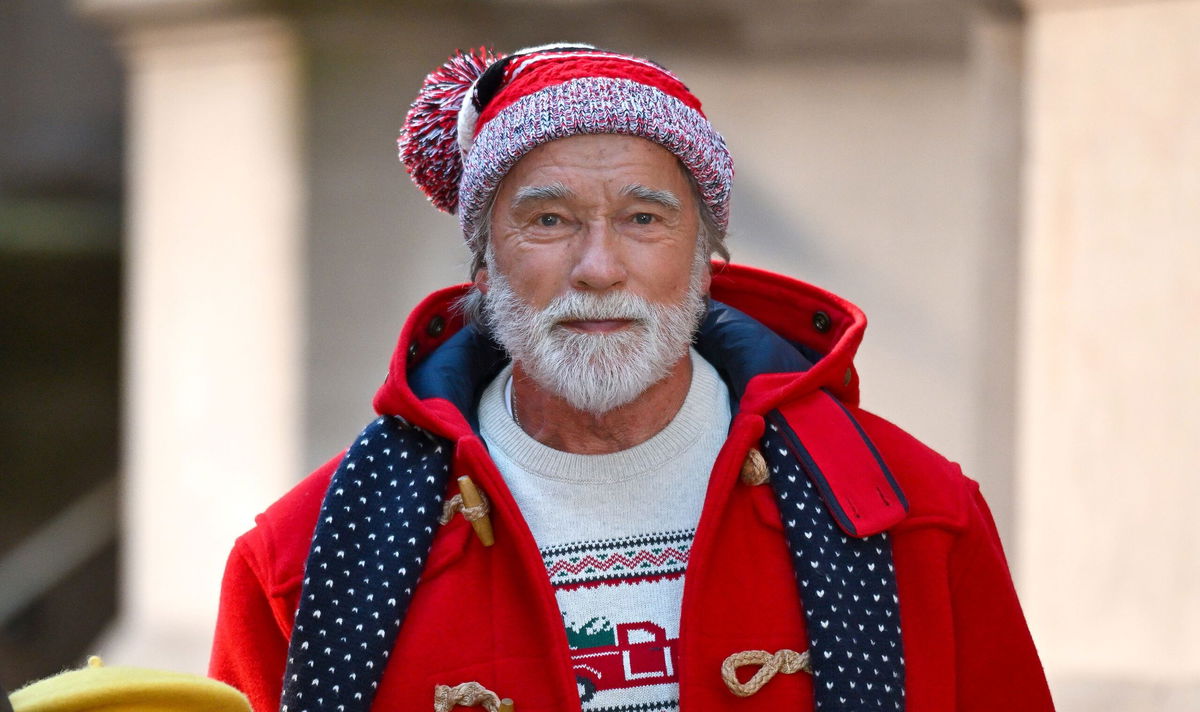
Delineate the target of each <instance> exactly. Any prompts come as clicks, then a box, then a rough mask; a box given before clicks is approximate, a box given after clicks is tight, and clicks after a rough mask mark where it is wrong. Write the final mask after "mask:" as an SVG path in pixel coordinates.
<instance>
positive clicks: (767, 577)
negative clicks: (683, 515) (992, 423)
mask: <svg viewBox="0 0 1200 712" xmlns="http://www.w3.org/2000/svg"><path fill="white" fill-rule="evenodd" d="M462 290H463V287H456V288H451V289H447V290H443V291H440V292H436V293H434V294H433V295H431V296H430V297H429V298H427V299H426V300H425V301H424V302H423V303H422V304H421V305H419V306H418V307H417V309H416V310H415V312H414V313H413V314H412V316H411V317H410V318H409V320H408V322H407V323H406V325H405V327H404V329H403V331H402V333H401V336H400V340H399V344H398V346H397V348H396V352H395V355H394V357H393V360H392V366H391V371H390V374H389V377H388V380H387V382H386V383H385V384H384V385H383V387H382V388H381V389H380V391H379V393H378V394H377V396H376V398H375V407H376V410H377V411H378V412H379V413H381V414H396V415H400V416H403V417H404V418H405V419H407V420H409V421H410V422H412V423H414V424H415V425H418V426H420V427H422V428H425V429H427V430H430V431H432V432H434V433H437V434H438V435H441V436H442V437H445V438H447V439H448V440H450V441H451V442H452V443H454V444H455V454H454V457H453V470H454V471H453V472H452V475H454V476H457V475H459V474H470V475H471V476H472V478H473V479H474V481H475V482H476V484H477V485H478V486H479V487H480V489H482V490H484V491H485V492H486V494H487V495H488V497H489V498H490V500H491V508H492V511H491V521H492V526H493V528H494V531H495V545H494V546H492V547H487V548H485V547H484V546H482V545H481V544H480V542H479V540H478V539H477V538H476V536H475V535H474V533H473V531H472V529H471V526H470V525H469V524H468V523H467V522H466V521H465V520H464V519H463V518H462V517H455V518H454V519H453V520H452V521H451V522H450V523H449V524H446V525H445V526H443V527H442V528H441V529H440V530H439V531H438V532H437V535H436V537H435V539H434V542H433V548H432V550H431V552H430V555H429V557H428V562H427V564H426V569H425V571H424V572H423V574H422V578H421V580H420V585H419V586H418V587H417V590H416V593H415V595H414V598H413V600H412V604H411V606H410V608H409V610H408V613H407V617H406V618H405V620H404V623H403V626H402V628H401V630H400V633H399V636H398V637H397V640H396V644H395V647H394V649H393V652H392V654H391V655H390V657H389V663H388V666H387V669H386V670H385V671H384V674H383V676H382V679H381V681H380V685H379V690H378V694H377V696H376V698H375V703H374V709H376V710H428V709H432V700H433V689H434V686H435V685H439V684H444V685H455V684H458V683H461V682H465V681H471V680H473V681H477V682H479V683H481V684H483V685H484V686H485V687H487V688H489V689H491V690H493V691H495V692H496V693H497V694H499V695H500V696H501V697H510V698H512V699H513V700H514V701H515V703H516V709H517V710H520V711H521V712H535V711H536V712H549V711H551V710H556V711H557V710H564V711H569V710H579V699H578V695H577V691H576V687H575V679H574V677H573V675H572V673H571V669H570V663H569V653H568V647H567V639H566V634H565V631H564V628H563V625H562V619H561V617H560V614H559V611H558V607H557V604H556V602H555V598H554V593H553V591H552V590H551V586H550V583H549V580H548V578H547V575H546V572H545V568H544V566H543V564H542V561H541V558H540V556H539V553H538V550H537V547H536V545H535V543H534V540H533V537H532V535H531V533H530V531H529V528H528V526H527V525H526V524H525V522H524V520H523V519H522V517H521V514H520V511H519V510H518V509H517V506H516V504H515V502H514V501H513V498H512V496H511V495H510V493H509V492H508V489H507V488H506V487H505V484H504V482H503V479H502V478H501V476H500V474H499V473H498V472H497V470H496V468H495V465H494V464H493V463H492V462H491V460H490V458H489V457H488V455H487V450H486V447H485V446H484V445H483V443H482V442H481V441H480V440H479V438H478V436H477V434H476V433H475V432H474V431H473V430H472V429H471V427H470V425H469V424H468V420H467V418H466V417H465V416H464V414H463V413H461V412H460V411H459V410H458V409H457V408H456V407H455V406H453V405H452V404H450V403H449V402H447V401H445V400H441V399H426V400H424V401H422V400H420V399H418V398H417V397H416V396H415V395H414V394H413V392H412V391H411V390H410V388H409V387H408V384H407V382H406V378H405V375H406V369H407V366H408V364H410V363H411V362H413V361H414V360H419V357H420V356H421V355H422V354H427V353H429V352H430V351H432V350H434V349H436V348H437V346H438V345H440V344H441V343H442V342H444V341H445V340H446V339H447V338H449V336H450V335H451V334H452V333H453V332H454V331H455V330H456V329H457V328H459V326H460V324H459V323H458V320H457V319H456V318H454V317H453V316H452V314H453V311H452V309H451V304H452V303H453V302H454V300H455V299H456V298H457V297H458V296H460V295H461V294H462ZM712 293H713V298H714V299H717V300H720V301H722V302H724V303H726V304H729V305H731V306H733V307H735V308H737V309H740V310H741V311H743V312H746V313H748V314H749V315H751V316H753V317H754V318H756V319H758V320H759V321H760V322H762V323H763V324H765V325H766V326H767V327H769V328H770V329H772V330H773V331H775V332H776V333H777V334H779V335H781V336H783V337H784V338H785V339H788V340H790V341H792V342H794V343H800V344H804V345H805V346H806V347H807V348H808V349H810V350H812V351H814V352H816V353H819V354H822V355H823V356H822V357H821V358H820V360H819V361H817V363H816V364H815V366H814V367H813V368H811V369H809V370H807V371H804V372H797V373H762V374H759V375H758V376H756V377H754V378H753V379H752V380H751V381H750V382H749V385H748V386H747V388H746V391H745V393H744V395H743V397H742V398H741V400H740V401H739V403H738V409H737V412H736V415H735V416H734V419H733V423H732V425H731V427H730V433H729V438H728V440H727V442H726V444H725V446H724V448H723V449H722V451H721V453H720V455H719V456H718V457H717V460H716V462H715V464H714V466H713V470H712V475H711V477H710V482H709V486H708V492H707V495H706V500H705V503H704V507H703V511H702V513H701V518H700V522H699V525H698V527H697V530H696V535H695V540H694V542H693V546H692V553H691V558H690V560H689V562H688V567H687V572H686V575H685V588H684V596H683V603H682V611H681V620H680V634H679V671H678V672H679V686H680V706H681V709H682V710H684V711H685V712H710V711H718V710H729V711H731V712H732V711H735V710H759V709H789V710H808V709H811V708H812V700H813V695H812V689H811V685H812V679H811V678H810V677H809V676H808V675H806V674H804V673H799V674H793V675H782V674H781V675H777V676H776V677H775V678H774V679H773V680H771V681H770V682H769V683H768V684H767V685H766V686H765V687H763V688H762V689H761V690H760V691H759V692H758V693H757V694H755V695H754V696H752V697H747V698H739V697H735V696H734V695H733V694H731V693H730V692H729V690H728V689H727V688H726V686H725V684H724V683H723V681H722V679H721V673H720V669H721V663H722V661H723V660H724V659H725V658H726V657H727V656H729V655H730V654H732V653H736V652H741V651H745V650H756V649H763V650H769V651H774V650H778V649H781V648H793V649H803V646H804V645H805V643H804V641H806V640H808V637H807V634H806V631H805V622H804V616H803V612H802V610H801V600H800V596H799V594H798V593H797V586H796V579H795V576H794V574H793V570H792V563H791V558H790V555H789V551H788V547H787V544H786V542H785V538H784V535H783V525H782V522H781V520H780V515H779V512H778V509H777V507H776V504H775V501H774V498H773V495H772V492H771V489H770V487H769V486H755V485H751V484H746V483H744V482H743V481H742V480H740V479H739V470H740V468H741V465H742V463H743V461H744V460H745V458H746V455H747V451H748V450H749V448H751V447H754V446H755V445H756V444H757V441H758V439H759V437H760V436H761V434H762V432H763V415H764V414H766V413H768V412H770V411H772V410H774V409H777V408H786V407H787V406H788V405H789V404H791V403H794V402H799V401H801V400H802V399H804V397H805V396H807V395H811V394H813V393H814V392H815V391H817V390H818V389H825V390H826V391H828V392H830V393H832V394H833V395H834V396H836V397H837V398H838V399H839V400H840V401H841V402H842V403H843V404H844V405H845V406H846V408H847V410H848V412H849V413H850V414H851V415H852V416H853V418H854V419H856V420H857V422H858V424H859V425H860V426H861V428H862V430H863V432H864V433H865V435H866V436H867V437H868V438H869V440H870V441H871V442H872V443H873V444H874V446H875V448H876V449H877V450H878V451H879V453H880V454H881V456H882V459H883V461H884V462H885V463H886V464H887V466H888V468H889V469H890V471H891V473H892V474H893V475H894V477H895V479H896V481H897V482H898V484H899V486H900V488H901V489H902V490H903V491H904V493H905V495H906V496H907V500H908V504H909V508H908V512H907V514H906V515H905V516H903V518H902V519H901V520H900V521H899V522H898V523H891V524H889V526H888V531H889V532H890V533H891V535H892V543H893V556H894V563H895V568H896V577H897V587H898V590H899V596H900V604H899V608H900V620H901V628H902V631H903V646H904V653H905V660H906V668H907V669H906V701H907V708H908V710H909V711H910V712H950V711H952V710H962V711H980V712H983V711H986V710H996V712H1001V711H1003V712H1012V711H1013V710H1021V711H1022V712H1039V711H1041V710H1050V709H1052V703H1051V701H1050V695H1049V692H1048V690H1047V686H1046V682H1045V677H1044V674H1043V671H1042V667H1041V664H1040V662H1039V660H1038V656H1037V652H1036V651H1035V649H1034V645H1033V641H1032V639H1031V638H1030V634H1029V631H1028V628H1027V626H1026V623H1025V619H1024V616H1023V615H1022V613H1021V608H1020V605H1019V603H1018V601H1017V597H1016V593H1015V592H1014V590H1013V584H1012V580H1011V577H1010V575H1009V571H1008V567H1007V565H1006V563H1005V559H1004V554H1003V551H1002V550H1001V546H1000V541H999V538H998V537H997V533H996V528H995V525H994V524H993V521H992V517H991V514H990V513H989V511H988V508H987V505H986V503H985V502H984V500H983V498H982V497H981V496H980V494H979V488H978V485H977V484H976V483H975V482H973V481H972V480H970V479H968V478H966V477H965V476H963V474H962V473H961V471H960V470H959V468H958V466H957V465H955V464H953V463H951V462H948V461H947V460H945V459H944V458H942V457H941V456H940V455H938V454H937V453H935V452H933V451H932V450H930V449H929V448H927V447H925V446H924V445H922V444H921V443H919V442H918V441H917V440H915V439H914V438H912V437H911V436H909V435H908V434H906V433H905V432H903V431H902V430H900V429H899V428H897V427H896V426H894V425H892V424H891V423H889V422H887V421H885V420H883V419H881V418H879V417H877V416H875V415H872V414H870V413H868V412H866V411H863V410H861V409H860V408H859V407H858V378H857V375H856V373H855V371H854V368H853V363H852V359H853V356H854V353H855V350H856V349H857V347H858V344H859V342H860V341H861V339H862V334H863V330H864V328H865V324H866V321H865V318H864V317H863V315H862V313H861V312H860V311H859V310H858V309H857V308H856V307H854V306H853V305H851V304H849V303H848V302H845V301H844V300H841V299H839V298H837V297H836V296H834V295H831V294H829V293H827V292H824V291H821V290H819V289H816V288H814V287H811V286H809V285H806V284H803V283H800V282H797V281H795V280H791V279H789V278H785V277H782V276H779V275H774V274H770V273H767V272H763V271H759V270H754V269H750V268H746V267H739V266H728V267H725V268H724V269H721V270H719V272H718V274H716V275H715V276H714V279H713V284H712ZM817 312H821V313H822V314H823V315H824V316H822V317H819V318H817V319H815V320H814V315H816V314H817ZM718 367H719V364H718ZM839 432H840V431H839ZM846 436H847V437H849V436H850V435H849V434H847V435H846ZM832 437H841V436H839V435H837V434H836V433H835V434H834V435H833V436H832ZM860 442H861V441H860ZM832 449H833V450H836V449H837V448H836V444H834V447H833V448H832ZM339 460H340V456H339V457H335V458H334V459H332V460H330V461H329V462H328V463H326V464H325V465H324V466H322V467H321V468H319V469H318V470H317V471H316V472H314V473H312V474H311V475H310V476H308V477H307V478H306V479H304V480H303V481H302V482H300V484H299V485H297V486H296V487H295V488H294V489H293V490H291V491H290V492H288V493H287V494H285V495H284V496H283V497H282V498H281V499H280V500H279V501H278V502H276V503H275V504H274V505H272V506H271V507H270V508H268V509H267V511H265V512H264V513H263V514H261V515H259V517H258V518H257V525H256V526H255V528H254V529H252V530H251V531H249V532H248V533H246V534H245V535H243V536H242V537H241V538H239V539H238V540H237V542H236V544H235V545H234V548H233V552H232V553H231V555H230V557H229V562H228V566H227V569H226V572H225V578H224V582H223V587H222V593H221V605H220V614H219V618H218V622H217V629H216V636H215V641H214V646H213V655H212V661H211V667H210V674H211V675H212V676H213V677H215V678H217V679H219V680H222V681H224V682H227V683H229V684H231V685H233V686H235V687H237V688H238V689H240V690H242V691H243V692H245V693H246V694H247V695H248V696H249V698H250V700H251V702H252V704H253V706H254V708H255V710H256V712H274V711H275V710H277V709H278V707H279V699H280V692H281V683H282V678H283V673H284V667H285V664H286V660H287V647H288V640H289V635H290V631H291V628H292V622H293V619H294V617H295V612H296V609H297V604H298V599H299V594H300V587H301V581H302V579H303V574H304V563H305V559H306V557H307V555H308V552H309V544H310V540H311V538H312V535H313V531H314V528H315V525H316V520H317V515H318V511H319V509H320V506H321V502H322V499H323V497H324V494H325V490H326V487H327V486H328V483H329V481H330V478H331V476H332V474H333V472H334V470H335V468H336V466H337V463H338V462H339ZM826 476H827V477H829V478H830V479H831V480H835V482H834V484H835V485H836V484H837V483H838V481H840V482H841V483H843V484H846V485H848V486H849V488H850V489H853V485H854V484H855V483H854V478H855V477H856V476H857V475H856V473H855V472H854V471H852V470H851V469H849V468H846V471H841V472H826ZM834 489H835V491H836V490H837V487H836V486H835V488H834ZM866 515H867V518H868V519H869V518H870V512H867V513H866ZM892 519H893V522H894V518H892ZM859 533H860V535H866V534H872V533H875V532H874V531H862V532H859Z"/></svg>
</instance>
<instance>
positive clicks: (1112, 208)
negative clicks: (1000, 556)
mask: <svg viewBox="0 0 1200 712" xmlns="http://www.w3.org/2000/svg"><path fill="white" fill-rule="evenodd" d="M1027 7H1028V11H1029V24H1028V51H1029V58H1028V65H1027V69H1028V72H1027V78H1028V87H1029V91H1028V110H1027V129H1028V136H1029V139H1030V140H1029V145H1028V148H1027V160H1026V213H1025V226H1024V240H1025V242H1024V245H1023V256H1024V265H1023V268H1024V270H1023V271H1024V275H1025V282H1024V288H1023V293H1024V304H1023V312H1022V325H1021V344H1022V346H1021V388H1020V394H1019V395H1020V414H1021V418H1020V427H1019V441H1020V443H1021V448H1020V454H1019V477H1018V502H1019V503H1020V504H1019V512H1018V514H1019V517H1018V518H1019V529H1018V536H1019V541H1020V547H1021V555H1020V556H1019V558H1018V560H1019V562H1020V564H1021V565H1020V569H1019V580H1020V583H1021V586H1022V590H1023V593H1024V599H1023V600H1024V604H1025V608H1026V612H1027V614H1028V616H1029V619H1030V623H1031V627H1032V628H1033V630H1034V632H1035V634H1036V635H1037V637H1038V642H1039V644H1040V649H1041V652H1042V655H1043V658H1044V661H1045V664H1046V666H1047V669H1048V670H1049V672H1050V675H1051V681H1052V684H1053V686H1054V688H1055V692H1056V695H1057V699H1058V702H1059V704H1060V709H1061V710H1064V711H1068V712H1069V711H1072V710H1081V711H1082V710H1097V709H1104V710H1123V711H1125V712H1136V711H1139V710H1185V709H1186V710H1195V709H1198V708H1200V604H1198V602H1200V533H1198V532H1197V529H1196V523H1195V520H1196V517H1195V503H1196V502H1197V501H1198V500H1200V476H1198V472H1200V465H1198V464H1197V463H1200V0H1173V1H1140V2H1139V1H1134V0H1124V1H1109V2H1099V1H1085V0H1074V1H1067V0H1060V1H1057V2H1052V1H1050V0H1037V1H1031V2H1028V3H1027Z"/></svg>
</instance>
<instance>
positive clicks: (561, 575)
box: [541, 529, 695, 712]
mask: <svg viewBox="0 0 1200 712" xmlns="http://www.w3.org/2000/svg"><path fill="white" fill-rule="evenodd" d="M694 535H695V530H694V529H688V530H683V531H674V532H661V533H653V534H643V535H638V536H630V537H622V538H618V539H605V540H600V541H587V542H572V543H568V544H559V545H556V546H550V547H546V548H543V549H542V550H541V554H542V560H543V562H545V565H546V572H547V573H548V574H549V576H550V583H551V585H552V586H553V587H554V593H555V597H556V598H557V599H558V606H559V610H560V611H561V612H562V616H563V623H564V625H565V626H566V629H567V643H568V646H569V648H570V654H571V666H572V669H573V670H574V673H575V680H576V686H577V688H578V690H579V699H580V701H581V702H582V704H583V710H584V712H673V711H677V710H678V709H679V675H678V667H679V666H678V657H677V656H678V642H679V641H678V637H679V604H680V601H682V599H683V575H684V571H685V570H686V568H687V562H688V556H689V554H690V553H691V547H692V537H693V536H694Z"/></svg>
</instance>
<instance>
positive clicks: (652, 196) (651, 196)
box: [621, 183, 683, 210]
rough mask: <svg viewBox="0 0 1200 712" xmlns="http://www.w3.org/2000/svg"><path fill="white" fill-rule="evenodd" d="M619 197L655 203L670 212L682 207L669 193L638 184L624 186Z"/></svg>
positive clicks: (672, 194)
mask: <svg viewBox="0 0 1200 712" xmlns="http://www.w3.org/2000/svg"><path fill="white" fill-rule="evenodd" d="M621 195H628V196H631V197H634V198H637V199H638V200H644V201H646V202H647V203H657V204H659V205H661V206H663V207H664V208H670V209H671V210H679V208H680V206H682V205H683V204H682V203H681V202H679V198H678V197H676V195H675V194H674V193H672V192H671V191H669V190H658V189H656V188H650V187H647V186H644V185H641V184H640V183H634V184H632V185H627V186H625V187H624V188H622V189H621Z"/></svg>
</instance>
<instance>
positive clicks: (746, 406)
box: [374, 263, 866, 440]
mask: <svg viewBox="0 0 1200 712" xmlns="http://www.w3.org/2000/svg"><path fill="white" fill-rule="evenodd" d="M469 288H470V285H469V284H460V285H457V286H454V287H449V288H447V289H442V290H439V291H437V292H434V293H433V294H431V295H429V296H428V297H427V298H426V299H425V300H424V301H423V302H421V303H420V304H419V305H418V306H417V308H416V309H415V310H413V313H412V315H411V316H410V317H409V319H408V321H407V323H406V324H405V325H404V328H403V329H402V330H401V332H400V339H399V342H398V343H397V345H396V350H395V352H394V353H393V355H392V360H391V365H390V367H389V369H388V376H387V379H386V380H385V381H384V383H383V385H382V386H381V387H380V388H379V390H378V392H377V393H376V395H375V400H374V407H375V410H376V412H378V413H379V414H380V415H399V416H401V417H403V418H405V419H406V420H408V421H409V422H411V423H413V424H415V425H417V426H419V427H422V428H425V429H427V430H429V431H431V432H434V433H437V434H439V435H441V436H443V437H446V438H448V439H450V440H459V439H461V438H464V437H468V436H470V435H472V434H474V433H475V432H476V431H477V430H478V423H477V422H476V415H475V403H476V402H477V401H478V397H479V394H480V393H481V392H482V389H483V388H484V387H486V386H487V384H488V382H489V381H490V380H491V378H492V377H493V376H494V375H495V374H496V373H498V372H499V370H500V369H501V368H502V367H503V366H504V364H505V363H506V362H507V361H508V356H507V355H506V354H505V353H504V351H503V350H502V349H501V348H500V347H499V346H497V345H496V344H495V343H494V342H493V341H492V340H491V339H490V338H489V337H488V336H487V335H486V334H484V333H483V332H481V331H480V330H478V329H476V328H475V327H474V326H471V325H468V324H465V322H464V320H463V317H462V315H461V313H460V312H459V310H458V309H457V308H456V306H455V304H456V302H457V301H458V299H459V298H460V297H462V296H463V295H464V294H466V293H467V290H468V289H469ZM711 297H712V299H711V300H710V305H709V310H708V313H707V314H706V316H705V318H704V320H703V321H702V322H701V325H700V329H699V330H698V332H697V335H696V338H695V340H694V345H695V347H696V350H697V351H699V352H700V354H701V355H702V356H704V357H705V358H706V359H707V360H708V361H709V362H710V363H712V364H713V365H714V366H715V367H716V368H717V370H718V371H719V372H720V373H721V375H722V377H723V378H724V379H725V381H726V383H727V384H728V385H729V386H730V389H731V395H732V400H733V404H734V407H735V408H736V409H737V411H738V412H742V413H754V414H757V415H763V414H765V413H767V412H769V411H770V410H772V409H773V408H774V407H776V406H777V405H778V404H779V403H781V402H783V401H785V400H789V399H793V398H797V397H799V396H801V395H804V394H805V393H807V392H810V391H815V390H817V389H822V388H823V389H826V390H827V391H829V392H831V393H832V394H833V395H835V396H836V397H837V398H838V400H840V401H842V402H843V403H846V404H847V405H851V406H854V405H857V403H858V375H857V373H856V371H855V369H854V365H853V359H854V354H855V352H856V351H857V349H858V345H859V343H861V341H862V337H863V332H864V330H865V329H866V316H865V315H864V314H863V313H862V311H861V310H860V309H859V308H858V307H856V306H854V305H853V304H851V303H850V302H847V301H846V300H844V299H841V298H840V297H837V296H836V295H834V294H831V293H830V292H826V291H824V290H822V289H819V288H817V287H814V286H812V285H809V284H805V283H804V282H800V281H798V280H795V279H791V278H789V277H784V276H782V275H778V274H773V273H771V272H767V271H764V270H759V269H755V268H752V267H745V266H741V265H733V264H720V263H715V264H714V265H713V278H712V287H711Z"/></svg>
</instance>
